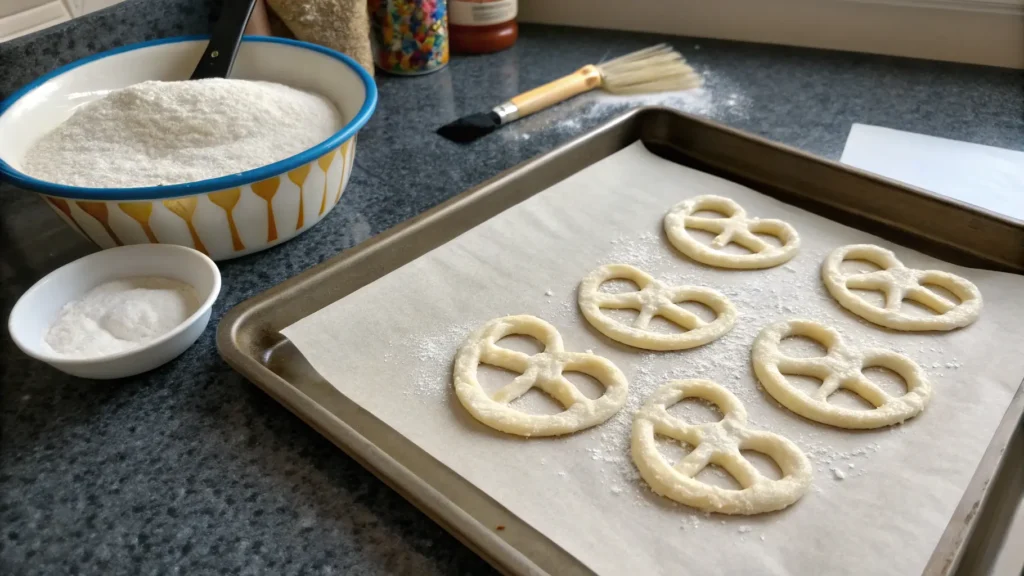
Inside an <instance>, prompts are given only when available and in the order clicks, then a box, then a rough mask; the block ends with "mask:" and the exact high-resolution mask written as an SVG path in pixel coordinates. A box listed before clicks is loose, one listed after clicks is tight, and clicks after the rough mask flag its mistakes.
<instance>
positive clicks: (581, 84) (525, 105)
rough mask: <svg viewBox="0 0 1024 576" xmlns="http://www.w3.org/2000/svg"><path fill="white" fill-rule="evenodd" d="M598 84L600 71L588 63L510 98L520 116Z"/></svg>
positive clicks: (537, 110)
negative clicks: (566, 74) (570, 72)
mask: <svg viewBox="0 0 1024 576" xmlns="http://www.w3.org/2000/svg"><path fill="white" fill-rule="evenodd" d="M600 85H601V72H600V71H599V70H598V69H597V66H594V65H593V64H588V65H586V66H584V67H583V68H580V69H579V70H577V71H575V72H573V73H572V74H569V75H568V76H562V77H561V78H559V79H558V80H555V81H553V82H548V83H547V84H545V85H543V86H539V87H537V88H534V89H533V90H530V91H529V92H523V93H522V94H520V95H518V96H516V97H515V98H512V100H511V102H512V103H513V104H515V105H516V108H518V109H519V117H520V118H522V117H523V116H528V115H530V114H533V113H534V112H540V111H541V110H543V109H545V108H547V107H549V106H553V105H555V104H558V103H559V102H562V101H564V100H568V99H569V98H572V97H573V96H575V95H577V94H582V93H584V92H588V91H590V90H593V89H594V88H597V87H598V86H600Z"/></svg>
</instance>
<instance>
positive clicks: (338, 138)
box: [0, 35, 377, 201]
mask: <svg viewBox="0 0 1024 576" xmlns="http://www.w3.org/2000/svg"><path fill="white" fill-rule="evenodd" d="M208 39H209V36H204V35H196V36H176V37H173V38H161V39H159V40H150V41H148V42H139V43H137V44H129V45H127V46H121V47H120V48H114V49H113V50H107V51H106V52H100V53H99V54H93V55H92V56H87V57H85V58H82V59H80V60H76V61H74V62H72V63H70V64H68V65H66V66H62V67H60V68H58V69H56V70H54V71H53V72H50V73H49V74H45V75H43V76H40V77H39V78H37V79H35V80H33V81H32V82H30V83H28V84H26V85H25V86H24V87H22V88H21V89H20V90H18V91H17V92H15V93H14V94H12V95H11V96H10V97H8V98H7V99H6V100H4V101H3V102H0V115H3V114H4V113H5V112H6V111H7V109H8V108H10V107H11V106H13V105H14V103H15V102H17V101H18V100H20V99H21V98H22V97H24V96H25V95H26V94H28V93H29V92H31V91H33V90H35V89H36V88H38V87H39V86H41V85H42V84H44V83H46V82H47V81H49V80H51V79H52V78H56V77H57V76H60V75H61V74H64V73H65V72H67V71H69V70H73V69H75V68H78V67H79V66H83V65H85V64H88V63H90V62H92V61H94V60H100V59H102V58H107V57H109V56H114V55H116V54H120V53H122V52H130V51H132V50H139V49H141V48H148V47H150V46H157V45H160V44H172V43H175V42H194V41H197V40H208ZM242 41H243V42H267V43H272V44H286V45H290V46H297V47H299V48H305V49H306V50H312V51H314V52H319V53H321V54H325V55H327V56H330V57H331V58H334V59H335V60H339V61H341V62H342V63H343V64H345V65H346V66H348V67H349V68H351V69H352V70H354V71H355V73H356V74H357V75H358V76H359V79H360V80H362V82H363V87H364V89H365V91H366V98H365V100H364V101H363V106H362V107H361V108H360V109H359V112H358V113H357V114H356V115H355V116H354V117H353V118H352V120H350V121H349V122H348V123H347V124H345V125H344V126H342V127H341V129H340V130H338V131H337V132H335V133H334V134H333V135H331V137H330V138H328V139H327V140H324V141H323V142H321V143H320V144H317V145H316V146H314V147H312V148H310V149H308V150H305V151H303V152H300V153H298V154H296V155H295V156H291V157H289V158H285V159H284V160H279V161H277V162H274V163H273V164H268V165H266V166H261V167H259V168H253V169H252V170H246V171H245V172H239V173H238V174H230V175H228V176H219V177H217V178H210V179H207V180H199V181H197V182H186V183H184V184H171V185H168V186H141V187H138V188H86V187H82V186H66V185H64V184H55V183H53V182H46V181H45V180H39V179H38V178H33V177H32V176H29V175H28V174H25V173H23V172H21V171H19V170H16V169H15V168H14V167H13V166H11V165H10V164H8V163H7V162H4V160H3V159H2V158H0V176H4V177H5V178H7V179H8V180H10V181H11V182H13V183H14V184H15V185H16V186H19V187H21V188H25V189H28V190H32V191H35V192H40V193H43V194H48V195H50V196H57V197H60V198H71V199H75V200H114V201H116V200H122V199H125V198H131V199H132V200H160V199H163V198H176V197H178V196H189V195H192V194H202V193H204V192H214V191H217V190H223V189H227V188H237V187H240V186H244V185H246V184H251V183H253V182H259V181H260V180H265V179H267V178H271V177H274V176H278V175H280V174H283V173H285V172H288V171H289V170H293V169H295V168H298V167H299V166H302V165H303V164H308V163H309V162H312V161H314V160H316V159H317V158H319V157H321V156H323V155H324V154H326V153H327V152H329V151H330V150H333V149H335V148H337V147H338V146H340V145H341V144H342V143H343V142H345V141H346V140H348V139H349V138H351V137H352V136H353V135H355V133H356V132H358V131H359V129H360V128H362V127H363V126H364V125H365V124H366V123H367V121H369V119H370V116H371V115H373V111H374V109H375V108H376V107H377V85H376V84H374V82H373V78H371V77H370V74H369V73H368V72H367V71H366V70H365V69H364V68H363V67H362V66H360V65H359V64H357V63H356V61H355V60H353V59H352V58H349V57H348V56H346V55H344V54H342V53H341V52H337V51H335V50H331V49H330V48H324V47H323V46H319V45H317V44H311V43H309V42H302V41H299V40H292V39H289V38H272V37H268V36H245V37H244V38H243V39H242Z"/></svg>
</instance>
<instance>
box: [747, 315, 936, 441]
mask: <svg viewBox="0 0 1024 576" xmlns="http://www.w3.org/2000/svg"><path fill="white" fill-rule="evenodd" d="M790 336H805V337H807V338H811V339H813V340H816V341H818V342H820V343H821V344H822V345H824V346H825V348H826V349H827V350H828V352H827V353H826V354H825V356H822V357H818V358H792V357H789V356H786V355H785V354H783V352H782V351H781V350H780V349H779V343H780V342H781V341H782V340H783V339H784V338H788V337H790ZM751 359H752V360H753V363H754V373H755V374H757V379H758V380H759V381H760V382H761V385H763V386H764V388H765V390H767V391H768V393H769V394H771V395H772V397H773V398H775V399H776V400H778V401H779V402H780V403H782V405H783V406H785V407H786V408H789V409H790V410H792V411H793V412H796V413H797V414H799V415H801V416H803V417H804V418H808V419H810V420H814V421H815V422H821V423H822V424H829V425H831V426H836V427H839V428H855V429H867V428H881V427H882V426H889V425H891V424H898V423H900V422H903V421H904V420H906V419H907V418H913V417H914V416H917V415H918V414H920V413H921V411H922V410H924V407H925V405H927V404H928V399H929V398H930V397H931V385H929V384H928V380H927V379H926V378H925V375H924V372H922V371H921V368H920V367H919V366H918V365H917V364H916V363H914V361H913V360H911V359H910V358H907V357H906V356H904V355H902V354H897V353H895V352H890V351H889V350H882V349H880V348H870V349H866V350H856V349H854V348H852V347H850V346H847V345H846V344H845V343H844V342H843V340H842V338H841V337H840V336H839V333H838V332H836V331H835V330H833V329H832V328H829V327H827V326H824V325H822V324H819V323H817V322H813V321H811V320H783V321H781V322H776V323H775V324H772V325H770V326H766V327H765V328H764V329H763V330H761V333H760V334H758V335H757V338H756V339H755V340H754V348H753V352H752V354H751ZM872 367H881V368H888V369H889V370H892V371H893V372H896V373H897V374H899V375H900V376H901V377H903V379H904V380H905V381H906V382H907V393H906V394H904V395H903V396H900V397H898V398H895V397H893V396H890V395H889V394H887V393H886V392H885V391H884V390H882V389H881V388H879V387H878V386H876V385H875V384H874V383H872V382H871V381H870V380H868V379H867V377H865V376H864V373H863V370H864V369H865V368H872ZM785 374H792V375H799V376H813V377H814V378H817V379H819V380H821V381H822V384H821V387H820V388H818V390H817V391H816V392H815V393H814V394H811V395H808V394H804V393H803V392H802V391H800V390H799V389H797V388H795V387H794V386H793V385H792V384H790V383H789V381H788V380H786V377H785V376H784V375H785ZM840 388H845V389H847V390H849V391H851V392H853V393H855V394H857V395H858V396H860V397H861V398H863V399H864V400H867V401H868V402H870V403H871V405H872V406H875V408H874V409H873V410H856V409H850V408H843V407H841V406H836V405H835V404H829V402H828V397H829V395H831V394H832V393H833V392H835V391H836V390H838V389H840Z"/></svg>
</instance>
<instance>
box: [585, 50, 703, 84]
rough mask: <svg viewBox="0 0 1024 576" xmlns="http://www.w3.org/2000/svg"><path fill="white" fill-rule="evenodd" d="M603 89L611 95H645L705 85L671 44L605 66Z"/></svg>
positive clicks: (634, 53) (602, 80)
mask: <svg viewBox="0 0 1024 576" xmlns="http://www.w3.org/2000/svg"><path fill="white" fill-rule="evenodd" d="M597 67H598V69H599V70H601V87H602V88H604V89H605V90H607V91H609V92H611V93H612V94H643V93H649V92H669V91H674V90H689V89H690V88H698V87H700V86H701V85H702V84H703V83H704V82H703V80H702V79H701V77H700V74H698V73H697V72H696V71H695V70H694V69H693V68H691V67H690V65H689V64H687V63H686V60H685V59H683V55H682V54H680V53H679V52H676V51H675V50H673V49H672V47H671V46H669V45H668V44H658V45H657V46H651V47H650V48H644V49H643V50H639V51H637V52H633V53H632V54H626V55H625V56H620V57H618V58H616V59H614V60H609V61H608V62H605V63H604V64H598V65H597Z"/></svg>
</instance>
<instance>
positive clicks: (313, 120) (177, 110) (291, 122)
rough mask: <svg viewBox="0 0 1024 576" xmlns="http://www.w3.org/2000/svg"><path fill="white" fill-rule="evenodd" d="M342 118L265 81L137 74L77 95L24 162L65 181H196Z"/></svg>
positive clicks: (279, 153)
mask: <svg viewBox="0 0 1024 576" xmlns="http://www.w3.org/2000/svg"><path fill="white" fill-rule="evenodd" d="M343 124H344V119H343V118H342V116H341V113H340V112H339V111H338V109H337V107H335V105H334V104H333V103H331V102H330V101H329V100H327V99H326V98H324V97H323V96H320V95H317V94H312V93H309V92H303V91H301V90H296V89H294V88H289V87H288V86H284V85H282V84H274V83H272V82H255V81H249V80H225V79H222V78H211V79H208V80H192V81H186V82H143V83H141V84H136V85H134V86H129V87H127V88H123V89H121V90H115V91H113V92H110V93H109V94H107V95H106V96H104V97H102V98H100V99H98V100H95V101H93V102H90V103H88V104H85V105H83V106H82V107H80V108H79V109H78V110H76V111H75V113H74V114H73V115H72V116H71V118H69V119H68V120H67V121H65V122H64V123H63V124H61V125H60V126H58V127H57V128H56V129H55V130H53V131H52V132H50V133H49V134H47V135H45V136H43V138H42V139H40V140H39V142H37V143H35V145H33V146H32V148H30V149H29V151H28V153H27V154H26V156H25V161H24V165H23V168H22V169H23V171H24V172H25V173H26V174H28V175H30V176H34V177H36V178H39V179H40V180H47V181H49V182H55V183H58V184H66V185H70V186H86V187H95V188H131V187H138V186H158V185H168V184H181V183H185V182H195V181H197V180H205V179H207V178H216V177H218V176H226V175H228V174H235V173H237V172H242V171H245V170H251V169H253V168H258V167H260V166H265V165H267V164H272V163H274V162H277V161H279V160H283V159H285V158H288V157H289V156H294V155H295V154H298V153H299V152H302V151H303V150H307V149H309V148H311V147H313V146H315V145H317V144H319V143H321V142H323V141H324V140H326V139H327V138H328V137H329V136H331V135H332V134H334V133H335V132H337V131H338V130H339V129H340V128H341V126H342V125H343Z"/></svg>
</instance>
